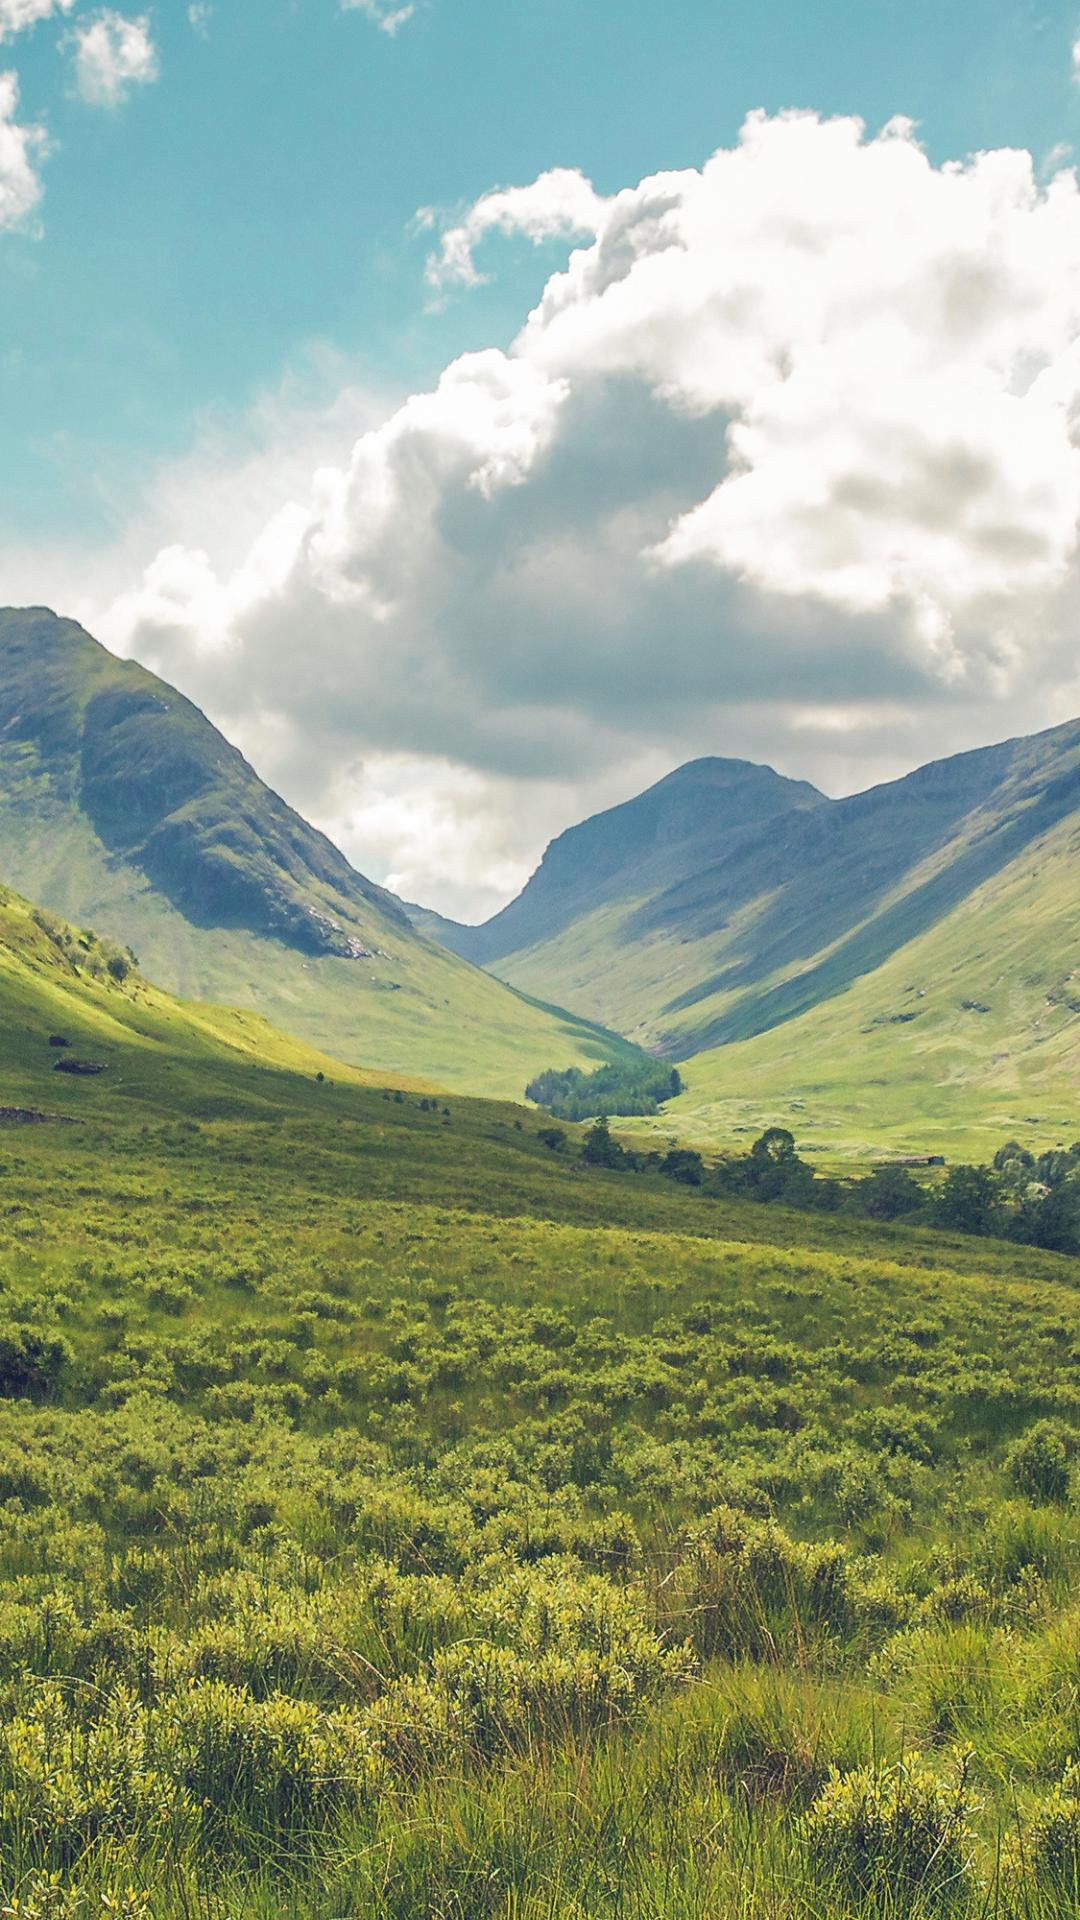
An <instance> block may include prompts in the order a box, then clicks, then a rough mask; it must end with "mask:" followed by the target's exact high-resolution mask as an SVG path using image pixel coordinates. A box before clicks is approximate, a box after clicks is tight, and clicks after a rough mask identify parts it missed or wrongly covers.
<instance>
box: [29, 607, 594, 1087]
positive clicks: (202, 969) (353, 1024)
mask: <svg viewBox="0 0 1080 1920" xmlns="http://www.w3.org/2000/svg"><path fill="white" fill-rule="evenodd" d="M0 879H2V880H4V881H6V882H8V883H10V885H11V886H13V887H15V888H16V889H18V890H19V891H20V892H21V893H24V894H27V895H30V896H31V897H32V898H34V899H35V900H37V901H39V902H40V903H41V904H42V905H43V906H45V907H47V908H50V909H52V910H53V911H55V912H57V913H60V914H63V915H64V916H65V917H66V918H67V919H68V920H72V921H76V922H78V923H79V924H80V925H92V926H94V927H96V928H98V929H99V930H100V931H101V932H102V933H105V934H108V935H110V936H112V937H114V938H115V939H117V940H119V941H121V942H123V943H124V944H126V945H129V946H131V947H133V948H134V949H135V950H136V951H137V953H138V954H139V957H140V961H141V964H142V967H143V970H144V971H145V973H146V974H147V975H148V976H149V977H150V978H152V979H153V980H154V981H155V982H156V983H157V984H158V985H160V986H161V987H163V988H165V989H167V990H168V991H169V992H170V993H173V994H179V995H181V996H183V997H185V998H187V999H192V1000H209V1001H223V1002H227V1003H229V1004H230V1005H235V1006H240V1007H244V1008H250V1009H254V1010H257V1011H258V1012H259V1013H261V1014H264V1015H265V1016H266V1017H268V1018H269V1019H271V1020H272V1021H273V1022H274V1024H275V1025H277V1026H279V1027H283V1028H285V1029H287V1030H288V1031H289V1032H291V1033H295V1034H297V1035H298V1036H300V1037H301V1038H302V1039H303V1040H305V1041H307V1042H308V1043H310V1044H311V1045H313V1046H315V1047H317V1048H319V1049H321V1050H323V1051H325V1052H326V1053H330V1054H333V1055H335V1056H337V1057H338V1058H341V1059H346V1060H351V1061H353V1062H356V1063H359V1064H361V1065H363V1066H366V1067H371V1068H372V1069H375V1070H378V1071H381V1072H383V1073H386V1074H396V1073H399V1072H406V1073H412V1074H415V1075H420V1076H422V1077H424V1078H425V1079H427V1080H429V1081H432V1082H435V1083H438V1084H440V1085H445V1086H453V1087H468V1088H469V1089H471V1090H473V1091H475V1092H479V1093H493V1094H508V1095H519V1094H520V1093H521V1091H522V1089H523V1088H524V1086H525V1083H526V1081H527V1080H528V1079H529V1078H530V1076H531V1075H532V1074H533V1073H534V1072H537V1071H539V1070H541V1069H542V1068H544V1067H547V1066H552V1065H560V1066H561V1065H565V1064H568V1063H569V1062H570V1061H571V1060H573V1061H574V1062H575V1063H577V1064H579V1065H583V1066H589V1065H595V1064H596V1062H597V1061H598V1060H600V1059H603V1058H610V1057H613V1056H614V1055H615V1054H617V1053H619V1052H625V1051H626V1047H625V1043H623V1042H621V1041H619V1040H617V1039H615V1038H614V1037H613V1036H611V1035H606V1034H603V1033H601V1032H599V1031H598V1030H597V1029H596V1028H595V1027H594V1026H592V1025H591V1023H590V1022H588V1021H587V1020H582V1019H579V1018H577V1017H575V1016H570V1015H564V1014H562V1013H561V1012H559V1011H558V1010H557V1009H552V1008H549V1007H547V1006H543V1005H539V1004H537V1003H535V1002H534V1001H532V1000H530V999H528V998H526V997H524V996H523V995H521V994H520V993H517V992H515V991H513V990H511V989H508V988H507V987H505V986H503V985H502V984H501V983H499V982H498V981H496V980H494V979H492V978H491V977H490V976H488V975H486V974H482V973H480V972H478V971H477V970H476V969H475V968H473V967H471V966H470V965H468V964H467V963H466V962H465V961H463V960H461V959H459V958H458V957H456V956H455V955H453V954H451V953H449V952H447V951H446V950H445V948H443V947H441V946H438V945H436V944H435V943H434V942H432V941H430V940H428V939H426V938H425V937H423V936H422V935H421V934H418V933H417V932H416V931H415V930H414V929H413V927H412V925H411V924H410V922H409V919H408V916H407V915H406V913H405V911H404V909H403V907H402V906H401V904H400V902H399V901H397V900H395V899H394V897H393V896H392V895H391V894H389V893H387V892H386V891H385V890H384V889H383V888H381V887H378V886H376V885H375V884H374V883H373V882H371V881H370V880H367V879H365V878H364V876H363V875H362V874H360V873H357V872H356V870H355V869H354V868H353V867H352V866H350V864H349V862H348V861H347V860H346V859H345V857H344V855H343V854H341V853H340V852H339V851H338V849H337V848H336V847H334V846H333V845H332V844H331V843H330V841H329V840H327V839H326V837H325V836H324V835H323V834H321V833H317V832H316V831H315V829H314V828H312V827H311V826H309V825H308V824H307V822H306V821H304V820H302V819H301V818H300V816H299V815H298V814H296V813H294V812H293V810H292V808H291V807H288V806H286V804H285V803H284V801H282V800H281V799H279V798H278V796H277V795H276V794H274V793H272V792H271V791H270V789H269V788H268V787H266V786H265V785H264V784H263V782H262V781H261V780H260V779H259V778H258V776H257V774H255V773H254V771H253V770H252V768H251V767H250V766H249V765H248V763H247V761H246V760H245V759H244V758H243V756H242V755H241V754H240V753H238V752H237V750H236V748H235V747H232V746H230V744H229V743H228V741H227V740H225V739H224V737H223V736H222V735H221V734H220V733H219V732H218V731H217V729H216V728H215V727H213V726H212V725H211V723H210V722H209V721H208V720H207V719H206V718H205V716H204V715H203V714H202V713H200V712H199V710H198V708H196V707H195V706H193V705H192V704H191V702H190V701H188V700H186V699H184V697H183V696H182V695H181V694H179V693H177V692H176V691H175V690H174V689H173V688H172V687H169V686H167V685H166V684H165V682H163V681H161V680H159V679H157V678H156V677H155V675H153V674H151V673H148V672H146V671H145V669H143V668H142V667H139V666H137V665H136V664H135V663H134V662H133V661H123V660H118V659H116V658H115V657H114V655H112V654H110V653H108V652H107V651H106V649H105V648H104V647H101V646H99V645H98V643H97V642H96V641H95V640H93V639H92V638H91V636H90V635H89V634H87V633H86V632H84V630H83V629H82V628H81V627H79V626H77V625H76V624H75V623H74V622H73V621H70V620H62V619H59V618H57V616H56V615H55V614H53V613H51V612H49V611H48V610H46V609H44V608H31V609H24V610H15V609H8V610H5V611H0Z"/></svg>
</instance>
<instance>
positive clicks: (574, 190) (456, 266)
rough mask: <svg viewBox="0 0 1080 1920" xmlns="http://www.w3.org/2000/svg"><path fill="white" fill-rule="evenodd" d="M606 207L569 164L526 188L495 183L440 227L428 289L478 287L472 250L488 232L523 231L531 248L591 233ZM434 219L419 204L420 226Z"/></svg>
mask: <svg viewBox="0 0 1080 1920" xmlns="http://www.w3.org/2000/svg"><path fill="white" fill-rule="evenodd" d="M606 207H607V202H606V201H604V200H602V199H601V198H600V195H599V194H598V193H597V192H596V190H595V188H594V187H593V185H592V182H591V181H590V180H586V178H585V176H584V174H583V173H579V172H578V171H577V170H576V168H573V167H553V168H551V169H550V171H549V172H547V173H542V174H541V175H540V177H539V179H538V180H534V181H533V183H532V185H531V186H528V187H499V188H497V189H495V190H494V191H493V192H491V193H485V194H484V195H482V197H481V198H480V199H479V200H477V202H476V203H475V205H474V206H472V207H470V208H469V211H468V212H467V214H466V215H465V217H464V219H463V220H461V221H460V222H459V223H458V224H457V225H454V226H449V227H447V228H446V229H445V230H444V232H443V234H442V237H441V240H440V244H439V248H438V251H437V252H436V253H433V254H431V255H430V257H429V259H428V262H427V268H426V273H427V279H428V282H429V284H430V285H431V286H433V287H444V286H446V285H448V284H450V283H452V282H454V281H457V282H458V283H459V284H461V285H463V286H472V287H475V286H479V285H480V284H481V282H482V281H483V279H484V277H485V276H484V275H483V274H481V273H480V272H478V270H477V267H476V261H475V254H476V249H477V247H478V246H479V245H480V242H481V241H482V240H483V239H484V238H485V237H486V236H487V235H488V234H489V233H503V234H511V233H523V234H525V235H526V237H527V238H528V239H530V240H531V241H532V242H533V244H534V246H539V245H540V244H541V242H542V241H545V240H554V239H557V238H558V237H560V236H561V235H563V234H592V235H594V236H595V235H596V234H597V233H598V232H599V230H600V227H601V224H602V222H603V218H604V213H605V211H606ZM436 218H437V216H436V213H435V210H434V208H432V207H424V208H422V209H421V211H420V213H419V214H418V215H417V222H418V224H419V226H420V227H421V228H424V227H431V226H434V225H435V224H436Z"/></svg>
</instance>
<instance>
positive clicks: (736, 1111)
mask: <svg viewBox="0 0 1080 1920" xmlns="http://www.w3.org/2000/svg"><path fill="white" fill-rule="evenodd" d="M687 771H688V772H689V771H692V770H691V769H688V770H687ZM564 838H566V839H570V838H572V836H565V837H564ZM560 844H561V843H559V842H556V843H555V847H554V848H553V849H552V850H551V855H550V856H549V858H553V857H554V856H555V853H556V849H557V848H558V847H559V846H560ZM696 844H697V847H698V851H700V844H701V843H700V842H698V843H696ZM1078 846H1080V725H1078V724H1075V723H1074V724H1072V725H1069V726H1066V727H1061V728H1057V729H1055V730H1054V731H1052V732H1050V733H1047V734H1042V735H1039V736H1036V737H1035V738H1033V739H1030V740H1017V741H1011V742H1007V743H1006V744H1005V745H1004V746H1002V747H994V748H988V749H986V750H984V751H982V752H979V753H973V754H963V755H960V756H958V757H957V758H956V759H954V760H949V761H944V762H942V763H940V764H938V765H935V766H931V767H926V768H923V769H921V770H920V771H919V772H918V773H916V774H913V775H911V776H910V777H909V778H908V779H906V780H902V781H898V782H896V783H894V784H893V785H891V786H888V787H882V788H877V789H874V790H873V791H871V792H870V793H867V794H860V795H856V796H854V797H853V798H852V799H850V800H844V801H840V802H827V801H823V800H821V799H820V798H819V799H818V800H816V801H814V800H813V799H810V798H805V799H804V800H803V802H802V803H801V804H800V805H799V806H798V807H796V808H794V809H791V810H788V811H786V812H780V813H778V814H776V815H774V816H773V817H771V818H769V819H767V820H765V821H764V822H760V821H759V822H757V823H756V824H755V823H754V821H753V820H752V819H749V820H746V819H744V820H742V821H741V823H740V824H739V825H738V826H737V828H735V829H733V830H732V831H730V832H728V834H727V837H726V843H725V851H724V853H723V856H722V858H718V859H716V860H714V861H713V862H712V864H709V865H705V866H703V867H701V868H700V869H699V870H697V871H696V872H694V873H693V874H691V875H686V874H684V875H683V876H682V877H681V878H678V879H677V880H676V881H675V882H674V883H673V884H670V885H666V886H662V887H659V888H658V887H657V886H656V884H655V881H656V874H655V871H652V870H650V869H649V868H648V866H647V864H646V865H645V866H644V867H643V870H642V877H641V880H640V882H639V883H638V884H637V885H636V886H635V888H634V891H633V893H632V895H629V894H624V897H620V898H609V899H606V900H605V899H604V898H603V894H602V889H601V891H600V897H599V898H598V899H597V900H595V901H594V902H593V904H592V905H591V906H590V907H589V908H588V910H587V911H585V912H583V913H581V914H580V915H578V916H577V917H572V918H571V919H570V920H569V921H568V922H566V923H565V924H562V925H561V927H560V926H559V925H558V924H557V923H553V925H552V929H551V932H550V937H546V938H544V939H542V940H539V941H537V942H536V943H535V944H533V945H532V946H530V947H528V948H523V949H522V950H520V951H517V952H514V953H511V954H509V955H504V956H502V957H500V958H496V959H494V960H493V961H492V962H491V964H492V966H493V967H494V968H495V969H496V970H497V971H499V972H500V973H504V974H505V975H506V977H507V978H509V979H511V980H513V981H515V982H516V983H517V984H518V985H520V986H523V987H525V988H527V989H529V990H530V991H533V992H535V991H539V990H541V989H543V990H544V991H547V992H550V993H552V994H556V995H558V996H559V997H560V999H561V1000H563V1001H564V1002H565V1003H566V1004H567V1005H570V1006H575V1007H579V1008H581V1009H582V1010H584V1011H587V1012H589V1013H590V1014H591V1015H592V1016H593V1017H601V1018H603V1019H604V1020H605V1021H607V1022H609V1023H610V1024H611V1025H612V1026H615V1027H617V1028H618V1029H619V1030H620V1031H622V1032H625V1033H627V1034H629V1035H631V1036H632V1037H633V1038H634V1039H636V1040H638V1041H640V1042H641V1043H642V1044H643V1045H645V1046H647V1047H649V1048H651V1049H652V1050H654V1051H655V1052H657V1053H659V1054H660V1055H661V1057H663V1058H665V1059H672V1060H677V1061H678V1062H679V1063H680V1065H681V1066H682V1068H683V1078H684V1080H685V1081H686V1083H687V1088H688V1091H687V1093H686V1095H685V1096H684V1097H683V1099H682V1100H681V1101H679V1102H678V1103H677V1105H676V1106H675V1107H674V1108H673V1109H672V1110H671V1114H670V1119H669V1124H670V1126H672V1127H674V1128H676V1129H677V1130H678V1131H679V1132H680V1133H685V1134H691V1133H692V1134H694V1135H695V1137H698V1138H702V1139H706V1140H718V1139H720V1140H723V1139H729V1138H730V1137H731V1135H732V1132H733V1131H735V1132H738V1131H741V1130H746V1129H752V1130H755V1131H756V1130H758V1129H759V1128H760V1125H761V1124H762V1123H763V1122H765V1121H766V1120H769V1121H771V1120H776V1119H779V1120H781V1121H784V1122H788V1121H794V1122H795V1123H796V1124H798V1125H799V1127H800V1131H801V1132H802V1133H803V1135H804V1138H805V1140H806V1141H807V1142H809V1143H811V1144H812V1143H814V1142H820V1143H824V1144H825V1145H827V1146H828V1147H830V1148H835V1147H839V1148H841V1149H842V1150H843V1151H844V1152H845V1153H849V1152H852V1151H856V1152H857V1151H865V1152H867V1153H870V1152H874V1151H879V1150H880V1149H881V1147H882V1146H884V1145H886V1144H889V1145H896V1146H901V1145H902V1146H904V1147H911V1148H912V1150H914V1151H918V1150H919V1149H920V1148H922V1147H927V1146H938V1145H940V1146H943V1147H947V1148H949V1149H950V1150H963V1151H967V1150H971V1149H972V1148H973V1147H977V1148H978V1149H979V1150H985V1148H986V1146H987V1145H988V1144H989V1143H990V1142H991V1141H994V1142H996V1141H999V1140H1000V1139H1001V1138H1002V1137H1003V1135H1004V1134H1007V1133H1009V1132H1018V1133H1020V1134H1023V1132H1024V1130H1025V1129H1028V1130H1034V1131H1036V1132H1037V1130H1038V1128H1039V1127H1040V1126H1046V1127H1049V1128H1051V1129H1053V1130H1056V1129H1059V1128H1063V1129H1065V1131H1066V1132H1068V1131H1069V1129H1070V1128H1071V1129H1072V1132H1073V1133H1075V1131H1076V1122H1075V1118H1074V1116H1075V1114H1076V1109H1077V1054H1078V1048H1080V989H1078V986H1077V978H1076V975H1075V969H1074V953H1075V935H1074V932H1073V928H1074V926H1075V924H1076V922H1077V920H1078V918H1080V860H1078V858H1077V850H1078ZM555 865H556V866H557V865H558V861H557V860H556V861H555ZM631 872H632V869H631V868H630V867H629V866H628V867H627V868H626V869H625V871H624V879H623V881H621V882H620V885H622V886H624V887H626V888H628V887H630V885H631V879H630V877H629V876H630V874H631ZM650 881H651V883H652V884H651V885H650ZM534 884H535V883H530V886H532V885H534ZM528 893H529V889H526V894H525V895H523V896H522V902H521V903H518V907H517V909H516V910H517V911H518V916H519V919H520V917H521V913H522V911H523V909H524V904H525V902H526V900H527V896H528ZM514 912H515V909H511V908H508V909H507V916H512V915H513V914H514ZM503 917H504V919H505V918H506V916H503ZM494 924H495V923H492V926H494ZM928 1136H931V1137H929V1138H928ZM1069 1137H1072V1135H1071V1134H1070V1135H1069Z"/></svg>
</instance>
